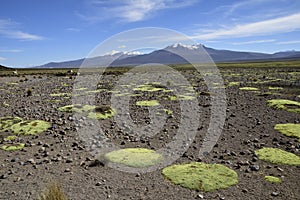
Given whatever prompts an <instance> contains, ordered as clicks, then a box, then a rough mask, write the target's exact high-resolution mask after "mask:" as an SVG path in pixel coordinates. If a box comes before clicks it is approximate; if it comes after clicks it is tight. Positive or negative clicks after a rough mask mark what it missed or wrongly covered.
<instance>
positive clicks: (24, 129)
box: [0, 117, 51, 151]
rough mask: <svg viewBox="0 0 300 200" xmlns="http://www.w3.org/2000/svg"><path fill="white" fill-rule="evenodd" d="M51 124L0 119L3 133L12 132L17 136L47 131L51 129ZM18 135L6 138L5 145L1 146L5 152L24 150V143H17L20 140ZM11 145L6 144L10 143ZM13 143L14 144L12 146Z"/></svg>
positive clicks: (0, 127) (0, 130) (0, 128)
mask: <svg viewBox="0 0 300 200" xmlns="http://www.w3.org/2000/svg"><path fill="white" fill-rule="evenodd" d="M50 126H51V125H50V123H49V122H46V121H42V120H23V119H22V118H20V117H2V118H0V134H1V132H6V131H10V132H12V133H13V134H16V135H25V136H26V135H35V134H39V133H42V132H44V131H46V130H47V129H48V128H50ZM16 135H9V136H6V137H4V140H3V142H4V145H3V146H1V149H2V150H5V151H16V150H20V149H23V148H24V144H23V143H15V141H16V140H17V139H18V137H17V136H16ZM8 142H9V144H6V143H8ZM11 142H12V144H11Z"/></svg>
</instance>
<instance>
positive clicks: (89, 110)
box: [58, 104, 116, 119]
mask: <svg viewBox="0 0 300 200" xmlns="http://www.w3.org/2000/svg"><path fill="white" fill-rule="evenodd" d="M58 110H59V111H62V112H77V113H83V114H84V115H86V116H87V117H89V118H92V119H108V118H111V117H113V116H114V115H115V114H116V111H115V110H114V109H113V108H111V107H110V106H92V105H81V104H75V105H67V106H63V107H60V108H58Z"/></svg>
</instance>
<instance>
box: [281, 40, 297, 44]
mask: <svg viewBox="0 0 300 200" xmlns="http://www.w3.org/2000/svg"><path fill="white" fill-rule="evenodd" d="M276 44H300V40H291V41H284V42H277V43H276Z"/></svg>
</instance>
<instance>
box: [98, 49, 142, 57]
mask: <svg viewBox="0 0 300 200" xmlns="http://www.w3.org/2000/svg"><path fill="white" fill-rule="evenodd" d="M117 54H119V55H127V56H135V55H141V54H142V53H141V52H139V51H124V52H123V51H118V50H112V51H110V52H107V53H106V54H104V56H114V55H117Z"/></svg>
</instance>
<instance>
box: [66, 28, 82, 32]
mask: <svg viewBox="0 0 300 200" xmlns="http://www.w3.org/2000/svg"><path fill="white" fill-rule="evenodd" d="M66 30H67V31H71V32H79V31H80V29H78V28H72V27H71V28H67V29H66Z"/></svg>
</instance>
